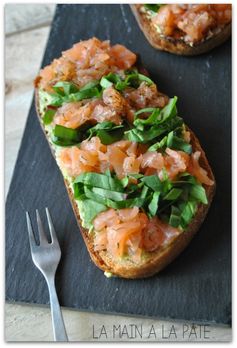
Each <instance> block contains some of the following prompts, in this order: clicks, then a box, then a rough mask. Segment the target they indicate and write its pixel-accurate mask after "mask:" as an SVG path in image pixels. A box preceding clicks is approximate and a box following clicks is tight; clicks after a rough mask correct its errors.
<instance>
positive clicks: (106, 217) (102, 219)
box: [93, 209, 120, 231]
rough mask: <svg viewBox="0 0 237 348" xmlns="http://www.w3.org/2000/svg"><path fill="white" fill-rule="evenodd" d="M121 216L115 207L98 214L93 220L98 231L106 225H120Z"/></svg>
mask: <svg viewBox="0 0 237 348" xmlns="http://www.w3.org/2000/svg"><path fill="white" fill-rule="evenodd" d="M119 222H120V218H119V216H118V214H117V212H116V210H114V209H109V210H106V211H103V212H102V213H100V214H98V215H97V217H96V218H95V219H94V221H93V225H94V228H95V230H96V231H101V230H102V229H104V228H105V227H111V226H115V225H118V224H119Z"/></svg>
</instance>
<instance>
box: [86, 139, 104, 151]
mask: <svg viewBox="0 0 237 348" xmlns="http://www.w3.org/2000/svg"><path fill="white" fill-rule="evenodd" d="M80 149H81V150H86V151H98V152H99V151H100V152H103V153H104V152H106V150H107V147H106V145H104V144H102V142H101V140H100V138H99V137H92V138H91V139H90V140H83V141H82V142H81V145H80Z"/></svg>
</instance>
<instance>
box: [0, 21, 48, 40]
mask: <svg viewBox="0 0 237 348" xmlns="http://www.w3.org/2000/svg"><path fill="white" fill-rule="evenodd" d="M51 23H52V21H51V20H49V21H47V22H44V23H41V24H37V25H35V26H31V27H28V28H25V29H22V30H18V31H13V32H10V33H7V34H5V38H9V37H12V36H14V35H17V34H21V33H25V32H28V31H31V30H36V29H40V28H45V27H47V26H50V25H51Z"/></svg>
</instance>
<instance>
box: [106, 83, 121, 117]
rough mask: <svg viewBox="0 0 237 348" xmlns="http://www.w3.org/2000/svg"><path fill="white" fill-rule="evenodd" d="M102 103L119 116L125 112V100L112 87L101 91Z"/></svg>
mask: <svg viewBox="0 0 237 348" xmlns="http://www.w3.org/2000/svg"><path fill="white" fill-rule="evenodd" d="M103 101H104V103H105V104H106V105H107V106H110V107H111V108H113V109H114V110H115V111H116V112H118V113H119V114H121V113H123V112H124V110H125V106H126V100H125V99H124V97H123V96H122V95H121V94H120V93H119V91H116V89H114V87H113V86H110V87H108V88H106V89H105V90H104V91H103Z"/></svg>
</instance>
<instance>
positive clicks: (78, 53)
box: [63, 37, 110, 69]
mask: <svg viewBox="0 0 237 348" xmlns="http://www.w3.org/2000/svg"><path fill="white" fill-rule="evenodd" d="M108 50H109V42H108V41H105V42H101V41H100V40H98V39H97V38H95V37H94V38H92V39H89V40H86V41H81V42H78V43H76V44H75V45H73V47H72V48H70V49H69V50H67V51H64V52H63V57H66V58H67V59H69V60H71V61H73V62H76V63H77V65H78V67H79V68H80V69H85V68H88V67H90V66H91V65H93V64H96V62H97V61H98V60H99V61H106V60H107V61H108V60H109V58H110V57H109V55H108V53H107V51H108Z"/></svg>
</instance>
